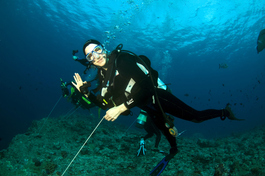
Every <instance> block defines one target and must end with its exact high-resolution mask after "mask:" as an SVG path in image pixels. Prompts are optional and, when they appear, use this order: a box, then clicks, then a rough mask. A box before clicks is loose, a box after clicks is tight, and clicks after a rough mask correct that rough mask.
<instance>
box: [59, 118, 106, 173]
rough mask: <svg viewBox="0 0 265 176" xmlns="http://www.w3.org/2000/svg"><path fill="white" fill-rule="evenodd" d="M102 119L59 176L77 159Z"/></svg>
mask: <svg viewBox="0 0 265 176" xmlns="http://www.w3.org/2000/svg"><path fill="white" fill-rule="evenodd" d="M103 119H104V117H102V119H101V120H100V122H99V123H98V125H97V126H96V127H95V128H94V130H93V131H92V133H91V134H90V135H89V137H88V138H87V139H86V141H85V142H84V144H83V145H82V147H81V148H80V149H79V151H78V152H77V153H76V155H75V156H74V158H73V159H72V161H71V162H70V163H69V164H68V166H67V168H66V169H65V170H64V172H63V174H62V175H61V176H63V175H64V174H65V173H66V171H67V170H68V168H69V167H70V166H71V164H72V163H73V162H74V160H75V158H76V157H77V155H78V154H79V153H80V151H81V150H82V149H83V148H84V146H85V145H86V143H87V141H88V140H89V139H90V137H91V136H92V135H93V133H94V132H95V131H96V129H97V128H98V126H99V125H100V124H101V122H102V120H103Z"/></svg>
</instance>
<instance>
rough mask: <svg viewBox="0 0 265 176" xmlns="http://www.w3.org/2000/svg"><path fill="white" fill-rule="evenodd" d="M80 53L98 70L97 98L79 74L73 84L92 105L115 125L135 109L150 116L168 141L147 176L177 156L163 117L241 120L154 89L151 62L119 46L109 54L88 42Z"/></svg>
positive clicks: (155, 75)
mask: <svg viewBox="0 0 265 176" xmlns="http://www.w3.org/2000/svg"><path fill="white" fill-rule="evenodd" d="M83 52H84V55H85V56H86V59H87V60H88V61H89V64H90V65H89V66H91V65H94V66H96V67H97V68H98V78H99V80H100V84H99V86H98V88H97V91H98V92H99V94H98V95H97V96H96V94H95V93H96V92H95V91H89V90H88V87H89V84H88V82H86V81H85V82H83V81H82V79H81V77H80V75H79V74H78V73H75V74H74V80H75V82H72V84H73V85H74V86H75V87H76V88H77V89H78V90H79V91H80V92H81V93H83V94H84V95H85V96H86V97H87V98H88V99H89V100H91V101H92V102H93V103H94V104H95V105H97V106H99V107H101V108H102V109H108V110H107V111H106V114H105V116H104V118H105V119H106V120H108V121H114V120H116V119H117V118H118V117H119V116H120V115H124V114H129V112H130V109H131V108H133V107H136V106H137V107H139V108H140V109H142V110H144V111H146V112H147V113H148V115H150V117H151V119H152V121H153V122H154V124H155V125H156V127H157V128H159V129H160V130H161V131H162V132H163V134H164V136H165V137H166V139H167V140H168V142H169V144H170V146H171V148H170V153H169V154H168V155H167V156H166V157H165V158H163V159H162V161H161V162H159V163H158V165H157V167H155V168H154V169H153V170H152V171H151V173H150V175H159V174H160V173H161V172H162V171H163V170H164V168H165V167H166V165H167V164H168V162H169V161H170V160H171V159H172V158H173V157H174V156H175V155H176V154H177V153H178V148H177V144H176V137H174V132H176V131H174V129H173V128H174V124H173V122H172V121H171V120H170V118H168V116H166V114H165V113H168V114H170V115H172V116H175V117H178V118H181V119H184V120H188V121H191V122H195V123H200V122H203V121H206V120H210V119H213V118H217V117H220V118H221V120H225V119H226V118H228V119H230V120H242V119H237V118H236V117H235V116H234V114H233V112H232V111H231V108H230V107H229V106H228V105H227V106H226V107H225V109H220V110H216V109H207V110H203V111H198V110H195V109H194V108H192V107H190V106H188V105H187V104H185V103H184V102H182V101H181V100H180V99H178V98H177V97H175V96H174V95H173V94H171V93H170V92H168V91H166V90H164V89H159V88H157V86H158V85H157V79H158V72H157V71H155V70H154V69H152V67H151V65H149V62H150V60H149V59H148V60H149V61H146V59H145V58H140V57H139V56H137V55H136V54H134V53H132V52H130V51H126V50H122V44H120V45H118V46H117V47H116V49H115V50H113V51H112V52H111V53H109V52H107V50H106V49H105V48H104V46H103V45H102V44H101V43H100V42H99V41H97V40H93V39H91V40H88V41H87V42H86V43H85V44H84V46H83ZM172 129H173V130H172Z"/></svg>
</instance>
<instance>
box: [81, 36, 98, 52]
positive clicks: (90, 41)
mask: <svg viewBox="0 0 265 176" xmlns="http://www.w3.org/2000/svg"><path fill="white" fill-rule="evenodd" d="M92 43H93V44H97V45H102V44H101V43H100V42H99V41H97V40H94V39H89V40H88V41H86V43H85V44H84V46H83V52H84V55H86V52H85V49H86V47H87V46H88V45H89V44H92Z"/></svg>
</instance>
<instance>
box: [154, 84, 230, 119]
mask: <svg viewBox="0 0 265 176" xmlns="http://www.w3.org/2000/svg"><path fill="white" fill-rule="evenodd" d="M157 94H158V97H159V101H160V104H161V106H162V108H163V110H164V112H166V113H169V114H171V115H173V116H175V117H179V118H181V119H184V120H188V121H192V122H196V123H200V122H203V121H205V120H209V119H213V118H216V117H228V116H229V111H227V110H226V109H221V110H216V109H207V110H203V111H197V110H195V109H194V108H192V107H190V106H188V105H187V104H185V103H184V102H183V101H181V100H180V99H178V98H177V97H175V96H174V95H173V94H171V93H169V92H167V91H165V90H162V89H157ZM154 106H155V107H156V109H159V107H158V103H156V104H155V105H154Z"/></svg>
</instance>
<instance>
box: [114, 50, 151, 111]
mask: <svg viewBox="0 0 265 176" xmlns="http://www.w3.org/2000/svg"><path fill="white" fill-rule="evenodd" d="M117 68H118V71H119V74H120V75H121V76H122V77H123V78H124V80H127V81H128V85H127V86H126V87H125V90H124V93H125V95H126V96H127V101H125V102H124V105H125V106H126V107H127V108H128V109H131V108H133V107H135V106H138V107H140V106H142V105H145V104H146V103H147V102H148V101H150V99H151V97H152V95H153V90H154V88H153V84H152V81H151V79H150V77H149V76H148V75H147V74H146V73H145V72H144V71H143V70H142V69H141V68H140V67H139V64H138V65H137V62H136V58H135V56H133V55H130V54H127V55H122V56H120V59H119V61H118V64H117ZM128 90H129V91H128Z"/></svg>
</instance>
